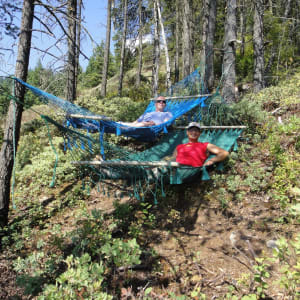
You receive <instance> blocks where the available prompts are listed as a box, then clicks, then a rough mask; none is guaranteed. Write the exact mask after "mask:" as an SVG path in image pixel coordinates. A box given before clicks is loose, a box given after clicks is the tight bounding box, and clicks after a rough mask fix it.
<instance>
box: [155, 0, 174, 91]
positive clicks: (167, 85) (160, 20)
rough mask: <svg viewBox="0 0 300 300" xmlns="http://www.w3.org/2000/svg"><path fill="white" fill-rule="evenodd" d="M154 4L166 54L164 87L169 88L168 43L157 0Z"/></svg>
mask: <svg viewBox="0 0 300 300" xmlns="http://www.w3.org/2000/svg"><path fill="white" fill-rule="evenodd" d="M156 5H157V14H158V19H159V23H160V29H161V36H162V39H163V43H164V49H165V56H166V89H167V90H169V89H170V87H171V68H170V58H169V50H168V44H167V39H166V35H165V29H164V23H163V21H162V17H161V11H160V3H159V0H156Z"/></svg>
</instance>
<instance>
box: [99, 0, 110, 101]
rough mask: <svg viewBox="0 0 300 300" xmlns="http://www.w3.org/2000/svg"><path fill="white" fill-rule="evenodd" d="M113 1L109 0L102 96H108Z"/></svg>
mask: <svg viewBox="0 0 300 300" xmlns="http://www.w3.org/2000/svg"><path fill="white" fill-rule="evenodd" d="M111 2H112V0H107V21H106V41H105V50H104V62H103V69H102V82H101V97H105V96H106V84H107V73H108V65H109V54H110V34H111Z"/></svg>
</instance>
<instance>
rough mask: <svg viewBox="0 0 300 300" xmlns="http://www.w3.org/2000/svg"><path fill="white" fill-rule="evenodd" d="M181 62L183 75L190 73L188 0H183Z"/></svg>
mask: <svg viewBox="0 0 300 300" xmlns="http://www.w3.org/2000/svg"><path fill="white" fill-rule="evenodd" d="M182 20H183V37H182V64H183V77H186V76H187V75H189V74H190V73H191V69H190V68H191V41H190V36H191V32H190V1H189V0H183V18H182Z"/></svg>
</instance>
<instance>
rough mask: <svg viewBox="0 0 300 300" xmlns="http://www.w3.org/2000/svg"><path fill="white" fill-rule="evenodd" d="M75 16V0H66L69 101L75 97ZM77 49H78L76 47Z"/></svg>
mask: <svg viewBox="0 0 300 300" xmlns="http://www.w3.org/2000/svg"><path fill="white" fill-rule="evenodd" d="M76 17H77V0H68V26H69V29H68V30H69V37H68V63H67V70H68V75H67V76H68V77H67V95H66V98H67V100H68V101H70V102H74V100H75V98H76V72H75V69H76V67H75V66H76ZM78 50H79V49H78Z"/></svg>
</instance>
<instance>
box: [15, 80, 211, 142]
mask: <svg viewBox="0 0 300 300" xmlns="http://www.w3.org/2000/svg"><path fill="white" fill-rule="evenodd" d="M13 79H15V80H16V81H17V82H19V83H20V84H22V85H23V86H25V87H26V88H28V89H29V90H30V91H31V92H33V93H34V94H35V95H37V96H38V97H39V99H40V100H41V101H42V102H43V103H45V104H52V105H54V106H56V107H58V108H60V109H62V110H63V111H64V112H65V114H66V126H72V127H73V128H77V129H86V130H87V131H88V132H96V131H97V132H100V133H101V134H102V135H103V134H104V133H115V134H116V135H125V136H128V137H133V138H135V139H138V140H140V141H153V140H155V139H156V137H157V136H158V135H159V134H160V133H161V132H164V133H167V132H168V129H167V128H168V127H169V126H170V125H172V123H173V122H174V121H175V120H176V119H177V118H179V117H181V116H183V115H184V114H186V113H188V112H190V111H191V110H193V109H194V108H196V107H199V108H203V107H205V106H206V104H205V101H206V99H208V96H207V95H206V96H203V97H201V96H196V97H195V98H189V99H184V97H183V98H182V99H180V98H178V97H176V99H167V101H166V109H165V110H166V111H169V112H171V113H172V115H173V117H172V118H171V119H169V120H168V121H167V122H165V123H162V124H159V125H154V126H150V127H133V126H127V125H124V124H122V123H120V122H115V121H112V120H110V119H109V118H108V117H106V116H102V115H96V114H94V113H92V112H91V111H89V110H87V109H85V108H82V107H80V106H78V105H76V104H74V103H71V102H69V101H66V100H63V99H61V98H59V97H56V96H54V95H52V94H49V93H47V92H45V91H42V90H40V89H39V88H37V87H34V86H32V85H30V84H28V83H26V82H24V81H22V80H21V79H19V78H15V77H14V78H13ZM152 111H155V101H154V100H152V101H150V103H149V105H148V107H147V108H146V110H145V113H148V112H152ZM75 114H77V115H80V116H84V117H85V118H77V117H76V118H74V117H72V115H75ZM89 117H97V118H98V119H97V120H93V119H88V118H89Z"/></svg>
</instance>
